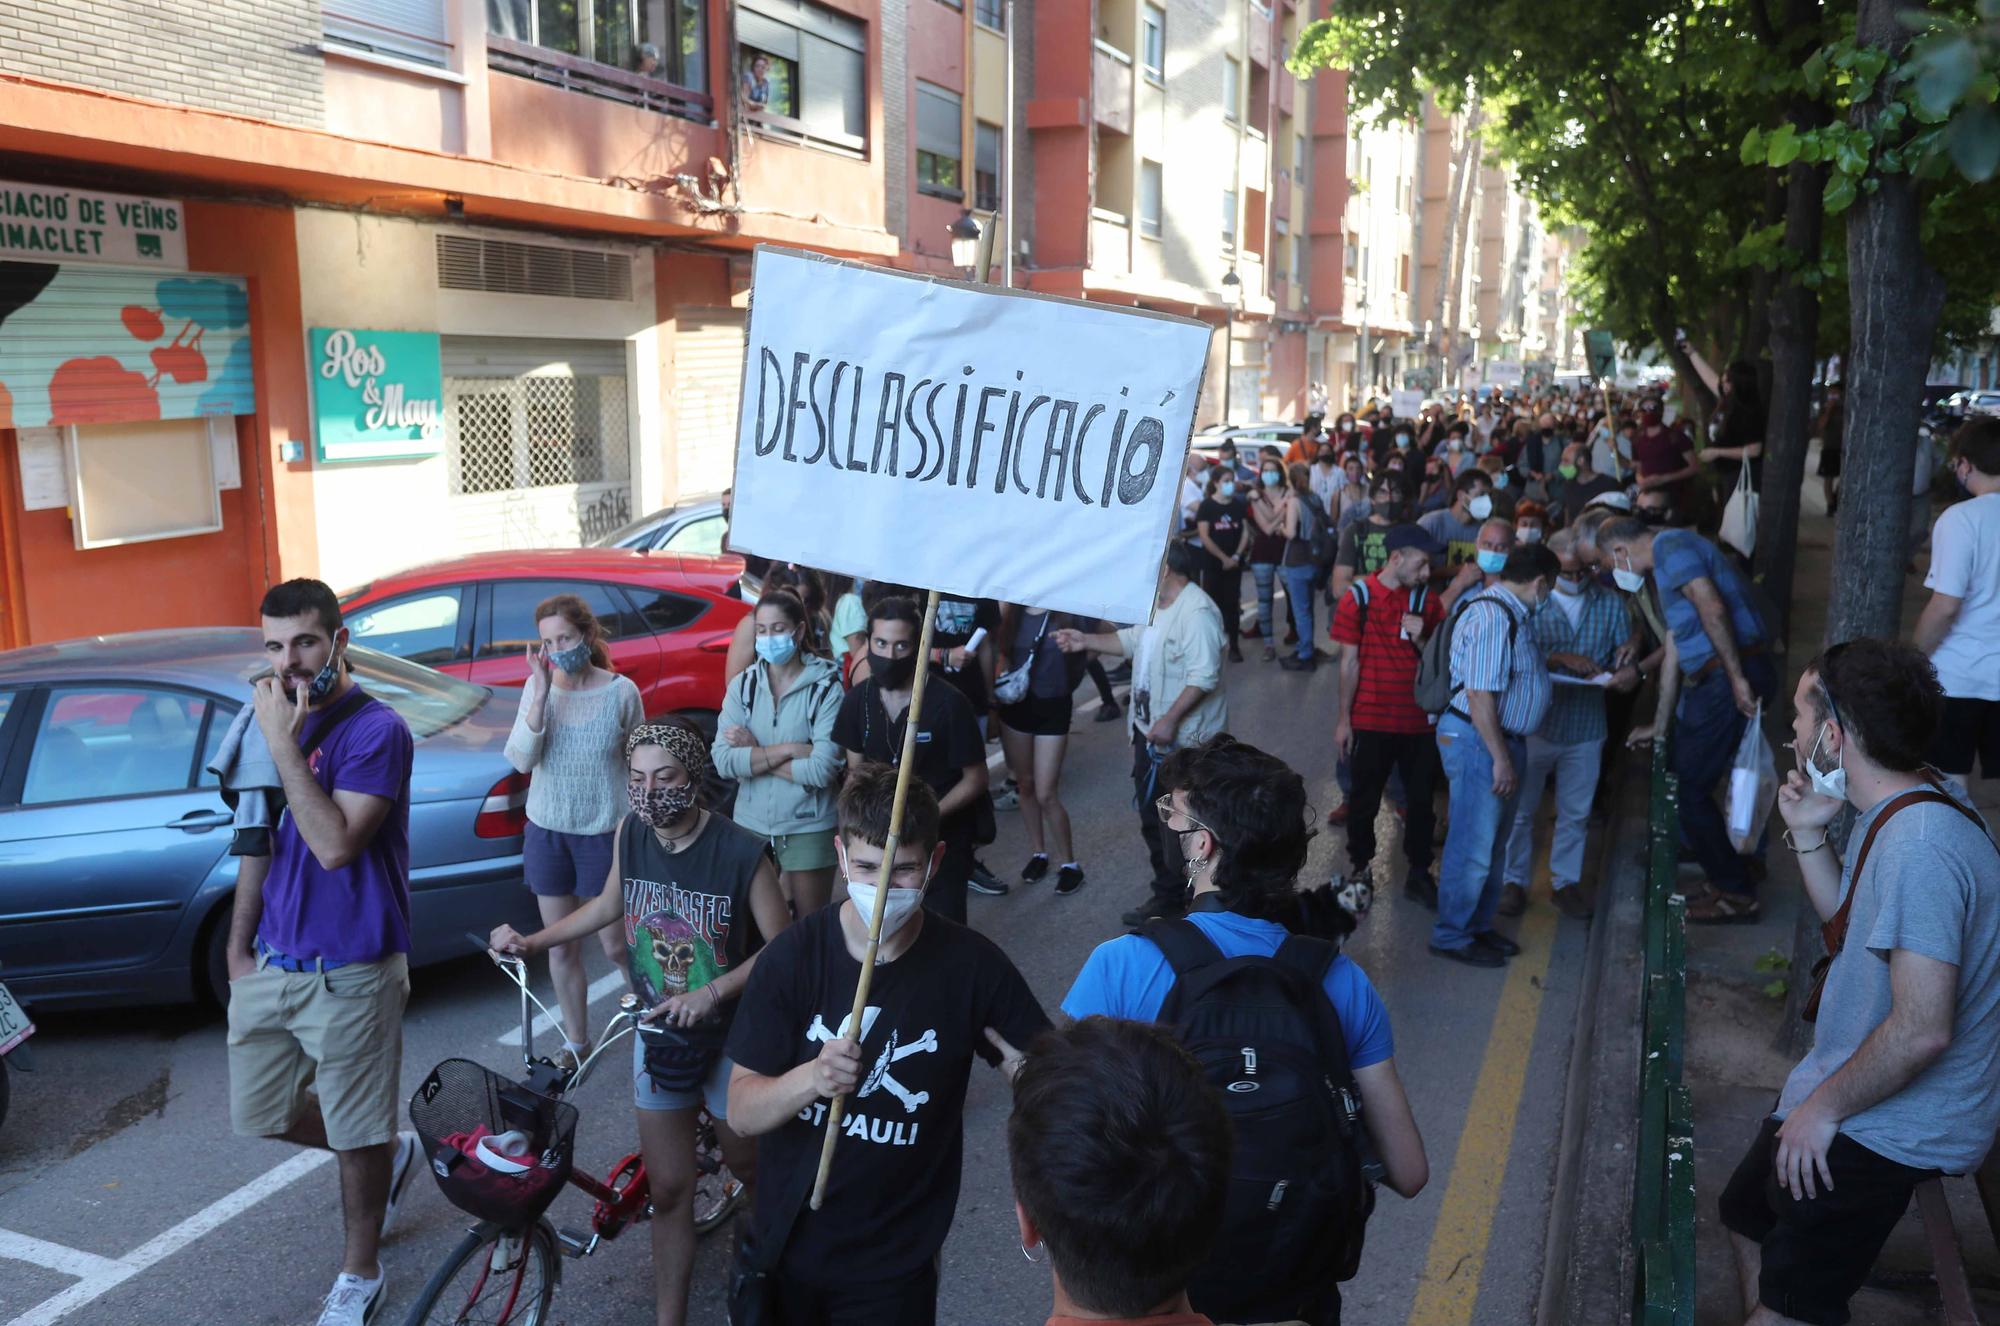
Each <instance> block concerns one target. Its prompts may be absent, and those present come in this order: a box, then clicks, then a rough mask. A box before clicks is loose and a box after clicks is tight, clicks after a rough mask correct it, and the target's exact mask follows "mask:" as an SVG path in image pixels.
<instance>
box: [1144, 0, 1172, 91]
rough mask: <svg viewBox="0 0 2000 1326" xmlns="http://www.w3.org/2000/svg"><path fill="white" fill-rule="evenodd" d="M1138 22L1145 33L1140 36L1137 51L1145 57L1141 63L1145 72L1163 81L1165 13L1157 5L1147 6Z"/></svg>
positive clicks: (1164, 69) (1165, 39)
mask: <svg viewBox="0 0 2000 1326" xmlns="http://www.w3.org/2000/svg"><path fill="white" fill-rule="evenodd" d="M1142 12H1143V14H1144V17H1143V18H1142V19H1141V20H1140V21H1141V22H1142V23H1143V24H1144V26H1145V31H1144V32H1143V33H1142V34H1141V38H1140V43H1139V50H1140V53H1141V54H1142V55H1143V56H1144V57H1145V59H1144V60H1143V61H1142V63H1143V64H1144V65H1145V67H1146V72H1147V73H1149V74H1151V75H1152V76H1153V77H1154V78H1157V79H1161V80H1162V81H1164V80H1165V79H1166V76H1167V11H1166V10H1164V9H1162V8H1160V7H1159V6H1158V5H1147V6H1146V7H1145V9H1144V11H1142Z"/></svg>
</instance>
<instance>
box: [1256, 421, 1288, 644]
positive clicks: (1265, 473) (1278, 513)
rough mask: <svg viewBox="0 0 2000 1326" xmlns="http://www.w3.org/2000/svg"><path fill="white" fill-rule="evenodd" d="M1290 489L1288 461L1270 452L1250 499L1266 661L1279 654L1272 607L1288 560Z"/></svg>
mask: <svg viewBox="0 0 2000 1326" xmlns="http://www.w3.org/2000/svg"><path fill="white" fill-rule="evenodd" d="M1290 493H1291V488H1290V486H1289V485H1288V484H1287V482H1286V480H1285V467H1284V463H1283V462H1282V461H1280V460H1279V459H1278V458H1277V457H1276V456H1273V455H1269V454H1266V455H1265V457H1264V460H1263V466H1262V468H1261V469H1260V470H1259V471H1258V483H1257V492H1256V495H1255V496H1254V497H1252V498H1251V499H1250V530H1251V533H1250V578H1251V580H1252V581H1254V582H1255V583H1256V586H1257V637H1258V639H1260V640H1262V641H1263V642H1264V661H1265V662H1266V663H1269V662H1270V661H1271V660H1272V659H1274V658H1276V657H1277V656H1278V646H1277V640H1278V637H1277V634H1276V624H1275V621H1274V619H1273V616H1272V612H1271V608H1272V605H1273V604H1274V603H1275V602H1276V601H1277V584H1278V567H1279V565H1280V564H1281V563H1282V562H1283V561H1284V560H1285V504H1286V503H1287V502H1288V501H1289V500H1290Z"/></svg>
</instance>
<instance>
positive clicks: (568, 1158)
mask: <svg viewBox="0 0 2000 1326" xmlns="http://www.w3.org/2000/svg"><path fill="white" fill-rule="evenodd" d="M576 1119H577V1114H576V1107H575V1106H573V1105H569V1104H566V1103H565V1102H563V1101H560V1100H557V1099H555V1098H553V1097H551V1096H544V1095H542V1094H541V1093H540V1092H537V1091H531V1090H529V1089H528V1088H527V1087H525V1086H523V1085H522V1084H521V1083H519V1082H515V1081H512V1080H510V1079H508V1078H505V1077H502V1076H501V1075H500V1074H498V1073H495V1072H493V1071H492V1070H491V1069H488V1068H485V1067H482V1066H481V1065H479V1064H476V1063H473V1062H472V1061H471V1060H469V1059H447V1060H445V1061H444V1062H443V1063H441V1064H439V1065H438V1066H437V1067H436V1068H433V1069H432V1070H431V1071H430V1076H428V1077H426V1078H425V1079H424V1080H423V1082H422V1084H420V1085H419V1086H418V1087H417V1090H416V1094H414V1095H412V1096H411V1097H410V1122H411V1123H413V1124H415V1125H416V1129H417V1135H418V1136H419V1137H421V1138H422V1139H423V1143H424V1151H425V1153H426V1154H427V1155H428V1156H429V1158H430V1162H431V1174H432V1175H433V1176H434V1177H435V1178H436V1179H437V1184H438V1189H439V1190H440V1191H441V1192H443V1193H444V1195H445V1200H447V1201H449V1202H450V1203H451V1204H452V1205H453V1206H456V1207H457V1208H458V1209H459V1210H461V1211H463V1212H465V1213H466V1214H467V1215H469V1216H473V1217H475V1218H477V1219H480V1220H491V1221H494V1222H496V1223H498V1224H502V1225H506V1226H508V1227H510V1228H518V1227H520V1226H523V1225H529V1224H532V1223H534V1221H535V1220H536V1219H537V1218H538V1217H539V1216H540V1215H541V1214H542V1212H543V1211H545V1210H547V1209H548V1205H549V1203H550V1202H553V1201H554V1200H555V1198H556V1194H557V1193H559V1192H561V1191H562V1187H563V1184H565V1183H567V1182H568V1181H569V1173H570V1167H571V1165H572V1163H573V1161H574V1158H575V1149H576ZM515 1130H519V1131H520V1132H523V1133H526V1134H527V1136H528V1142H529V1151H530V1153H531V1155H532V1160H531V1163H530V1164H529V1166H528V1168H527V1169H526V1170H525V1171H524V1172H522V1173H519V1174H507V1173H502V1172H501V1171H500V1170H498V1169H495V1168H492V1167H489V1166H488V1165H486V1164H484V1163H482V1162H481V1161H480V1160H479V1158H478V1156H477V1154H476V1149H477V1147H478V1145H479V1140H480V1139H481V1138H483V1137H487V1136H498V1135H499V1134H502V1133H506V1132H511V1131H515Z"/></svg>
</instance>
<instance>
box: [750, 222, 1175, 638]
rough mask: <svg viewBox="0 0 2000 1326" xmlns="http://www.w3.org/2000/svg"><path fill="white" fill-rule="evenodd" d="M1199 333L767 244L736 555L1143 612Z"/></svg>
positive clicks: (958, 591) (967, 593)
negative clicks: (741, 553)
mask: <svg viewBox="0 0 2000 1326" xmlns="http://www.w3.org/2000/svg"><path fill="white" fill-rule="evenodd" d="M1211 330H1212V329H1211V328H1210V327H1208V325H1207V324H1205V323H1201V322H1197V321H1195V320H1193V319H1191V318H1179V317H1173V316H1170V315H1167V314H1161V313H1152V312H1149V311H1146V310H1142V309H1132V308H1114V307H1111V306H1108V305H1103V304H1089V303H1084V302H1081V301H1077V300H1069V299H1059V298H1056V297H1053V296H1048V295H1039V294H1033V293H1030V292H1027V291H1013V290H995V289H993V288H991V287H986V286H975V285H968V284H964V283H961V282H957V281H947V280H940V279H937V278H934V277H926V276H916V275H912V274H910V273H908V272H891V271H884V270H882V269H880V268H873V267H867V266H863V265H861V264H858V263H851V262H844V261H840V260H836V259H832V258H824V257H820V256H818V255H814V254H806V253H795V252H792V251H789V250H784V249H773V248H766V247H760V248H759V249H758V250H757V253H756V260H755V267H754V269H753V274H752V279H751V298H750V327H749V336H748V345H747V347H746V353H745V356H744V364H743V394H742V407H741V409H742V414H741V419H740V423H739V426H738V435H737V445H736V476H735V493H734V497H733V510H732V512H731V517H730V529H729V547H730V549H731V550H732V551H735V552H750V553H757V554H759V555H762V556H765V557H772V558H779V559H783V560H787V561H794V562H799V563H801V564H803V565H806V566H813V567H818V568H820V569H821V570H826V571H837V572H842V573H845V574H848V575H858V576H866V577H867V578H869V579H871V580H887V581H892V582H894V583H896V584H903V585H922V586H924V587H926V588H929V589H938V590H942V591H944V592H946V593H949V594H954V595H959V596H962V597H966V598H994V599H999V600H1001V601H1003V602H1008V603H1020V604H1024V605H1033V606H1034V607H1038V608H1052V609H1057V610H1060V611H1065V612H1074V613H1079V614H1082V615H1084V616H1089V617H1102V618H1105V619H1107V620H1109V621H1115V622H1143V621H1146V620H1148V619H1149V618H1150V617H1151V614H1152V608H1153V591H1154V586H1155V583H1156V580H1157V573H1158V568H1159V563H1160V556H1161V554H1162V552H1163V551H1164V549H1165V545H1166V539H1167V535H1168V534H1169V533H1170V532H1171V530H1172V527H1173V524H1174V520H1175V498H1176V494H1177V493H1178V491H1179V488H1180V482H1181V472H1182V467H1183V465H1184V464H1185V462H1186V456H1187V448H1188V441H1189V437H1190V435H1191V434H1192V433H1193V431H1194V411H1195V404H1196V401H1197V400H1198V399H1199V397H1200V395H1201V380H1202V370H1203V368H1204V366H1205V365H1206V363H1207V358H1208V345H1209V338H1210V335H1211Z"/></svg>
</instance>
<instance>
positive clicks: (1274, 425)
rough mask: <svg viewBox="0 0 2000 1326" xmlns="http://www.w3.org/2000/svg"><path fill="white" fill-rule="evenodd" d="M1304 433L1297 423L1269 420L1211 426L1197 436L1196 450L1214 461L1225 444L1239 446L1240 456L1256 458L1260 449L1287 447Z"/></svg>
mask: <svg viewBox="0 0 2000 1326" xmlns="http://www.w3.org/2000/svg"><path fill="white" fill-rule="evenodd" d="M1303 431H1305V430H1304V429H1303V428H1301V427H1300V426H1299V425H1298V424H1296V423H1285V422H1282V421H1276V420H1274V421H1270V422H1266V423H1258V424H1226V425H1225V424H1210V425H1209V426H1208V427H1207V428H1204V429H1202V430H1201V431H1200V432H1198V433H1196V434H1195V435H1194V449H1195V450H1196V451H1197V452H1199V453H1202V454H1204V455H1207V456H1209V457H1211V458H1213V457H1214V455H1215V453H1216V452H1218V451H1220V450H1221V449H1222V444H1223V443H1224V442H1225V441H1229V442H1234V443H1235V444H1236V454H1237V456H1238V457H1244V456H1253V455H1255V454H1256V453H1257V449H1258V448H1259V447H1265V446H1272V447H1278V448H1280V449H1283V448H1288V447H1290V446H1291V445H1292V443H1294V442H1296V441H1298V437H1299V434H1300V433H1301V432H1303Z"/></svg>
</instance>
